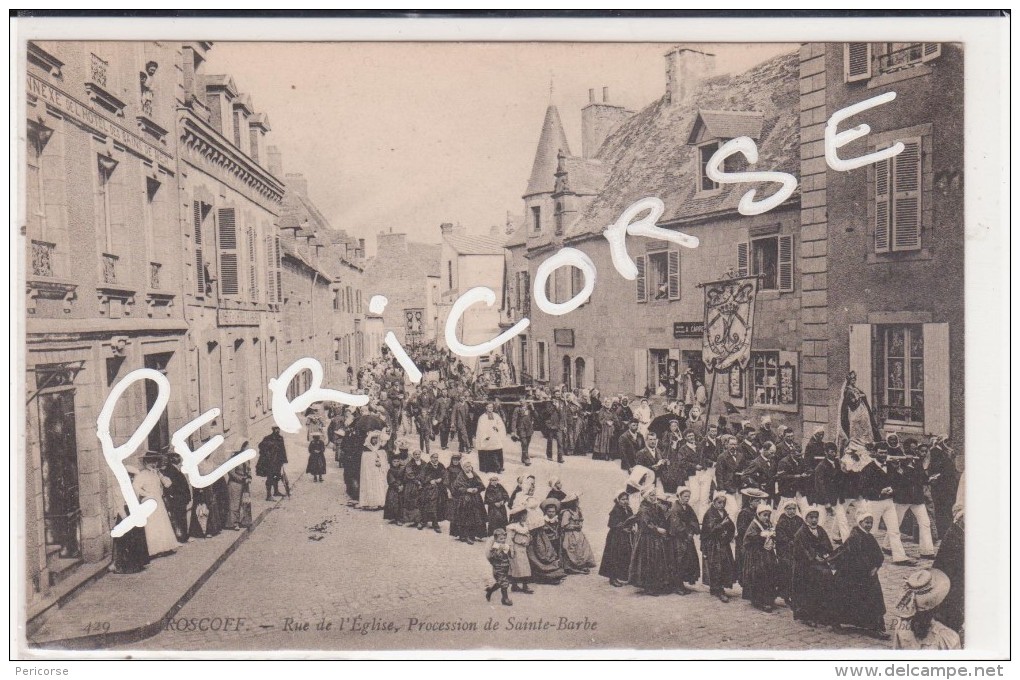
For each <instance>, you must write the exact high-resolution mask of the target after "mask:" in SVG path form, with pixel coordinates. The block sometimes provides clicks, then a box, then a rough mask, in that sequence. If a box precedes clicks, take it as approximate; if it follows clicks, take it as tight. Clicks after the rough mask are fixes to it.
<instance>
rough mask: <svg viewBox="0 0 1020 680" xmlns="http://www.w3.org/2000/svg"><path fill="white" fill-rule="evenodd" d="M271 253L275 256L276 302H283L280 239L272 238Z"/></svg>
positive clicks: (277, 237)
mask: <svg viewBox="0 0 1020 680" xmlns="http://www.w3.org/2000/svg"><path fill="white" fill-rule="evenodd" d="M273 253H274V254H275V255H276V258H275V259H276V263H275V264H276V266H275V267H274V273H275V274H276V301H277V302H283V262H282V259H281V256H280V237H279V236H274V237H273Z"/></svg>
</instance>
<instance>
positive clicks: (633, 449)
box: [619, 420, 645, 472]
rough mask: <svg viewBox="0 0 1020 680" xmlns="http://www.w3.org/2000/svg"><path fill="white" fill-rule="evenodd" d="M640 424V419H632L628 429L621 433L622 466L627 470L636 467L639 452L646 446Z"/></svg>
mask: <svg viewBox="0 0 1020 680" xmlns="http://www.w3.org/2000/svg"><path fill="white" fill-rule="evenodd" d="M639 426H640V423H638V421H636V420H632V421H630V423H628V424H627V431H626V432H624V433H623V434H621V435H620V439H619V449H620V467H621V468H623V469H624V470H626V471H627V472H630V471H631V468H633V467H634V465H635V456H636V455H637V452H638V451H640V450H641V449H643V448H645V438H644V437H642V436H641V433H640V432H638V427H639Z"/></svg>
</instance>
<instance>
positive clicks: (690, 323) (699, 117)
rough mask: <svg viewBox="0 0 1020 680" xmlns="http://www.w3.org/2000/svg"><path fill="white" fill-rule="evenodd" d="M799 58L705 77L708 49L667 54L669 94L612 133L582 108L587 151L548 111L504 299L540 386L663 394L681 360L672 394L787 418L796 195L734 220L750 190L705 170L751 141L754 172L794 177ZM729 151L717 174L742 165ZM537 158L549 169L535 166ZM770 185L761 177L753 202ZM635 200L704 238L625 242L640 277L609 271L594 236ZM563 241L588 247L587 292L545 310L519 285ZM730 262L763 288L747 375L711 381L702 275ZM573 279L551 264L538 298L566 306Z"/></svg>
mask: <svg viewBox="0 0 1020 680" xmlns="http://www.w3.org/2000/svg"><path fill="white" fill-rule="evenodd" d="M798 66H799V63H798V60H797V55H796V54H789V55H782V56H779V57H776V58H773V59H771V60H769V61H767V62H764V63H762V64H760V65H758V66H756V67H754V68H753V69H751V70H749V71H748V72H746V73H742V74H739V75H733V76H729V75H726V76H713V75H712V57H711V55H705V54H703V53H701V52H698V51H695V50H690V49H684V48H677V49H674V50H671V51H670V52H669V53H668V54H667V55H666V73H667V90H666V92H665V93H664V95H663V97H662V98H660V99H659V100H658V101H655V102H653V103H652V104H650V105H648V106H646V107H645V108H644V109H642V110H641V111H639V112H638V113H636V114H634V115H632V116H629V117H627V118H626V119H625V120H623V121H622V122H620V123H619V124H618V125H616V126H615V127H613V128H612V129H609V130H606V129H605V128H601V130H603V131H605V132H604V133H605V135H606V136H605V137H604V139H603V140H602V141H601V142H599V141H598V137H599V135H597V134H596V131H593V130H591V129H590V128H589V127H588V125H590V117H584V116H582V128H583V131H582V137H583V139H585V140H589V141H588V142H587V143H586V144H585V147H586V150H587V151H589V152H590V151H591V149H592V148H593V147H594V148H596V149H597V150H596V151H594V153H592V154H591V156H590V157H584V156H582V157H574V156H571V155H570V152H569V149H568V148H567V147H566V138H565V135H563V133H562V128H561V127H560V124H559V116H558V114H556V113H555V111H553V112H547V113H546V117H545V123H544V125H543V130H542V133H541V135H540V142H539V148H538V150H537V151H536V160H535V164H534V168H533V173H532V177H531V178H530V180H529V183H528V191H527V193H526V195H525V197H524V201H525V206H526V208H528V209H529V214H528V218H529V220H528V223H527V224H526V225H525V226H524V228H523V229H522V230H518V232H517V233H516V234H515V235H514V236H513V237H512V238H511V239H510V242H509V244H508V247H509V248H510V250H511V253H512V254H511V268H512V270H513V273H512V275H511V277H510V279H511V281H512V282H513V291H512V292H511V294H510V296H509V299H510V301H511V304H510V307H511V308H513V309H516V310H519V311H518V312H517V315H518V316H519V315H528V316H530V318H531V321H532V324H531V327H530V328H529V329H528V331H527V335H526V336H525V335H522V336H519V337H518V338H515V340H514V341H513V342H515V343H516V344H517V351H516V352H515V354H516V357H517V359H518V361H522V363H523V365H522V366H518V369H519V370H521V371H523V373H524V374H526V375H530V376H532V378H533V379H534V380H536V381H538V382H546V383H551V384H566V385H568V386H570V387H583V388H588V387H592V386H597V387H599V388H600V389H601V390H602V391H603V393H604V394H607V395H608V394H626V395H630V396H631V397H633V396H643V395H645V394H648V395H651V396H652V398H653V399H654V400H659V401H661V400H663V399H664V398H665V397H666V396H667V394H666V393H665V392H666V385H667V384H668V383H669V381H668V380H667V377H668V375H669V374H670V373H673V374H676V375H680V376H682V375H683V374H684V373H685V372H686V371H688V370H689V371H690V378H689V379H688V380H683V379H681V380H679V381H678V388H677V390H678V394H677V396H678V397H680V398H685V397H688V395H690V397H691V398H692V397H693V394H694V387H695V384H694V380H695V379H696V380H699V381H702V382H703V383H704V384H705V386H706V389H707V390H708V391H710V392H711V393H712V412H713V414H720V413H725V410H724V409H723V406H722V402H723V401H728V402H730V403H731V404H733V405H735V406H737V407H738V408H740V409H741V410H743V411H745V412H746V413H747V414H748V415H753V416H761V415H765V414H769V415H771V416H772V417H773V420H774V421H777V423H779V422H784V423H788V424H791V425H793V426H795V427H796V428H797V429H799V427H800V419H801V404H800V400H799V397H798V394H799V391H798V389H797V386H796V382H795V381H796V379H797V378H796V376H797V374H798V372H799V363H800V351H801V346H800V323H801V290H800V286H798V285H797V283H798V276H799V269H798V267H797V260H796V257H795V253H796V250H797V234H798V231H799V220H800V210H799V195H798V194H796V193H795V194H794V195H793V196H792V197H791V198H789V199H787V201H786V202H784V203H783V204H782V205H780V206H779V207H778V208H776V209H773V210H772V211H770V212H768V213H766V214H764V215H758V216H751V217H745V216H742V215H740V214H739V213H738V212H737V209H736V208H737V203H738V201H739V199H740V197H741V196H742V195H743V194H744V193H745V192H746V191H747V189H748V187H747V185H733V184H729V185H725V184H724V185H718V184H716V183H714V182H713V181H712V180H711V179H709V178H708V177H707V176H706V175H705V171H704V167H705V163H706V162H707V160H708V159H709V158H710V157H711V155H712V154H713V153H714V152H715V150H716V149H717V148H718V147H719V145H720V144H722V143H724V142H725V141H727V140H729V139H732V138H734V137H738V136H748V137H751V138H752V139H754V140H755V141H756V143H757V145H758V148H759V152H760V159H759V163H758V165H757V166H756V169H768V170H775V171H782V172H790V173H792V174H796V171H797V170H798V169H799V158H798V148H799V144H798V135H799V118H798V113H799V112H798V111H797V103H798V101H799V92H798ZM763 83H767V85H764V86H763ZM589 106H590V105H589ZM621 118H622V115H621ZM550 127H551V128H552V129H550ZM649 149H654V153H649V151H648V150H649ZM550 158H555V159H556V162H555V164H552V163H550V162H549V159H550ZM732 160H733V159H731V160H730V161H727V164H726V170H727V171H737V170H739V169H742V167H744V166H743V165H742V164H740V163H733V162H732ZM536 169H537V170H539V171H541V172H542V173H548V174H547V175H546V176H539V177H536V175H535V170H536ZM773 191H774V189H770V188H769V187H762V188H761V189H760V190H759V194H760V195H759V196H758V198H759V199H760V198H763V197H764V196H765V195H769V194H771V193H772V192H773ZM646 196H655V197H658V198H660V199H661V200H662V201H663V202H664V205H665V212H664V214H663V215H662V217H661V218H660V219H659V220H658V224H659V226H662V227H665V228H668V229H674V230H679V231H683V232H684V233H688V234H691V235H694V236H697V237H698V238H699V239H700V240H701V245H700V246H699V247H698V248H697V249H694V250H688V249H684V250H682V251H681V249H680V248H678V247H677V246H675V245H673V244H671V243H669V242H666V241H655V240H650V239H641V238H634V237H628V249H629V252H630V254H631V257H633V258H634V260H635V263H636V265H637V268H638V272H639V274H638V278H637V280H636V281H627V280H626V279H624V278H623V277H622V276H620V275H619V274H618V273H617V272H616V269H615V267H614V266H613V263H612V260H611V257H610V252H609V246H608V242H607V241H606V239H605V238H604V237H603V236H602V232H603V231H604V230H605V228H606V226H608V225H609V224H612V223H613V222H614V221H615V220H616V219H617V218H618V217H619V216H620V215H621V214H622V213H623V211H624V210H625V209H626V208H627V207H628V206H629V205H631V204H632V203H634V202H635V201H637V200H639V199H641V198H644V197H646ZM536 207H537V208H538V210H535V209H534V208H536ZM550 209H551V214H550V215H549V218H548V219H546V218H545V217H544V216H545V215H546V214H547V212H548V211H549V210H550ZM562 246H570V247H573V248H578V249H580V250H582V251H583V252H585V253H586V254H587V255H588V256H589V257H591V259H592V260H593V262H594V263H595V267H596V270H597V272H598V278H597V283H596V286H595V291H594V293H593V294H592V296H591V298H590V299H589V301H588V302H587V303H585V304H584V305H582V306H581V307H580V308H578V309H576V310H574V311H573V312H570V313H569V314H567V315H564V316H549V315H546V314H544V313H542V312H540V311H538V310H537V308H536V307H535V305H534V304H533V301H532V299H531V298H532V295H531V293H530V291H529V288H530V286H531V283H532V282H533V281H534V280H535V273H536V270H537V267H538V265H539V264H540V263H541V262H542V261H543V260H545V259H546V258H547V257H548V256H549V255H551V254H553V253H554V252H556V251H557V250H559V248H560V247H562ZM525 263H526V265H525ZM727 270H732V271H735V272H737V273H740V274H748V275H755V274H757V275H759V276H760V279H759V282H760V283H759V286H760V289H761V293H760V294H759V296H758V306H757V310H756V316H755V331H754V342H753V345H752V356H751V364H750V365H749V367H748V370H747V371H739V370H735V371H733V372H732V373H725V374H720V375H718V376H716V377H715V379H714V381H713V376H712V375H711V374H709V375H706V374H705V368H704V365H703V363H702V361H701V354H702V333H701V327H702V322H703V318H704V295H703V292H702V290H701V289H700V288H699V287H698V286H699V284H701V283H705V282H709V281H713V280H718V279H719V278H722V276H723V275H724V273H726V272H727ZM583 283H584V281H583V277H582V276H581V275H580V270H577V269H575V268H572V267H563V268H561V269H559V270H557V271H556V272H555V273H554V275H553V276H552V277H550V280H549V281H548V282H547V285H546V294H547V296H548V297H549V299H550V300H552V301H553V302H564V301H566V300H568V299H570V298H571V297H573V296H574V295H575V294H576V293H577V292H580V290H581V288H582V287H583ZM529 312H530V314H529ZM781 367H788V369H787V370H786V371H781V370H780V369H781ZM781 380H786V381H787V383H786V384H785V388H786V389H781V387H783V385H781V384H780V381H781ZM713 382H714V383H715V384H714V387H713ZM712 417H713V419H714V417H715V416H714V415H713V416H712Z"/></svg>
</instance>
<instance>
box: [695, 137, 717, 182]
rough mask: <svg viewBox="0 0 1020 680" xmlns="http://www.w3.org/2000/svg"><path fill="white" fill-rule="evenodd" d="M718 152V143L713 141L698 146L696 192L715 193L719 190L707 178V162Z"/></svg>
mask: <svg viewBox="0 0 1020 680" xmlns="http://www.w3.org/2000/svg"><path fill="white" fill-rule="evenodd" d="M718 150H719V141H718V140H713V141H711V142H707V143H705V144H701V145H700V146H698V168H699V172H698V191H699V192H702V191H716V190H717V189H718V188H719V184H718V183H717V182H714V181H712V179H711V178H710V177H709V176H708V171H707V167H708V161H709V160H710V159H711V158H712V155H713V154H715V152H716V151H718Z"/></svg>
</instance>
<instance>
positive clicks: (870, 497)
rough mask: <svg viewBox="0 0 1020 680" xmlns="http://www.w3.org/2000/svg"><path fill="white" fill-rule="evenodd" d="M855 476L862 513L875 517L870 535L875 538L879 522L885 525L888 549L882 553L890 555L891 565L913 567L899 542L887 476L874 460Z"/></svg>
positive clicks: (898, 531)
mask: <svg viewBox="0 0 1020 680" xmlns="http://www.w3.org/2000/svg"><path fill="white" fill-rule="evenodd" d="M857 474H858V475H859V477H858V481H859V482H860V489H861V496H862V497H863V498H864V511H865V512H867V513H870V514H871V515H874V517H875V521H874V523H873V524H872V529H871V533H872V534H873V535H876V536H877V534H878V525H879V520H881V521H882V522H884V523H885V527H886V532H885V535H886V541H887V542H888V545H889V548H883V549H882V552H885V553H889V552H891V553H892V558H893V564H898V565H913V564H914V562H913V561H912V560H910V559H909V558H908V557H907V553H906V551H905V550H904V549H903V541H902V540H900V523H899V517H898V516H897V514H896V504H895V503H894V502H893V499H892V494H893V488H892V483H891V480H890V479H889V474H888V473H887V472H886V471H885V469H883V468H882V466H881V465H879V463H878V461H876V460H875V459H874V458H872V459H870V460H869V461H868V462H867V464H866V465H865V466H864V468H863V469H862V470H861V471H860V472H859V473H857Z"/></svg>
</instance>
